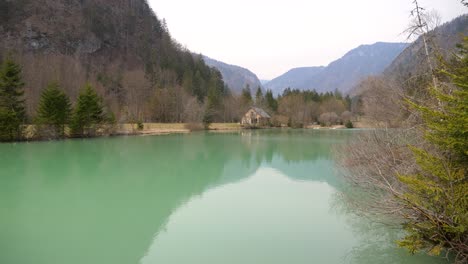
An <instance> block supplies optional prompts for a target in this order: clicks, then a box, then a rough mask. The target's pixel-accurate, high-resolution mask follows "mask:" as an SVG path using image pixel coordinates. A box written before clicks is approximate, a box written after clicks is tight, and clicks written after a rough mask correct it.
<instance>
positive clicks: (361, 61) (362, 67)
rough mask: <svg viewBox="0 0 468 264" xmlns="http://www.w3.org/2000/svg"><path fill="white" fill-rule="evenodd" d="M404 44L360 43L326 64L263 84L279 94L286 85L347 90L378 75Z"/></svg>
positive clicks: (295, 87) (290, 73)
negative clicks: (366, 78) (365, 78)
mask: <svg viewBox="0 0 468 264" xmlns="http://www.w3.org/2000/svg"><path fill="white" fill-rule="evenodd" d="M406 46H407V44H406V43H384V42H377V43H375V44H372V45H361V46H359V47H357V48H355V49H353V50H351V51H349V52H348V53H346V54H345V55H344V56H343V57H342V58H340V59H338V60H336V61H333V62H332V63H330V64H329V65H328V66H327V67H304V68H297V69H293V70H290V71H288V72H287V73H285V74H283V75H281V76H279V77H277V78H275V79H273V80H272V81H270V82H268V83H267V84H266V85H265V87H266V88H267V89H271V90H272V91H273V92H274V93H275V94H280V93H281V92H282V91H283V90H284V89H285V88H287V87H290V88H293V89H300V90H308V89H315V90H317V91H319V92H326V91H334V90H335V89H338V90H340V91H342V92H344V93H346V92H348V91H350V89H352V88H353V87H354V86H355V85H356V84H357V83H358V82H359V80H361V79H362V78H364V77H366V76H369V75H374V74H380V73H381V72H382V71H383V70H384V69H385V68H386V67H387V66H388V65H389V64H390V63H391V62H392V61H393V60H394V59H395V58H396V57H397V56H398V54H400V52H401V51H402V50H403V49H404V48H406Z"/></svg>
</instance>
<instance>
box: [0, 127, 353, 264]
mask: <svg viewBox="0 0 468 264" xmlns="http://www.w3.org/2000/svg"><path fill="white" fill-rule="evenodd" d="M336 133H340V132H338V131H331V132H330V134H329V133H328V132H324V131H320V132H318V133H316V132H313V131H294V132H292V131H288V130H287V131H284V132H276V131H243V132H242V133H229V134H222V135H219V134H210V133H195V134H191V135H172V136H167V137H166V136H161V137H129V138H111V139H96V140H94V139H93V140H68V141H63V142H49V143H33V144H16V145H13V144H8V145H2V146H0V153H3V154H2V159H1V160H0V167H1V168H2V170H1V172H0V176H1V177H0V208H13V209H12V210H11V211H9V213H8V214H6V213H4V212H2V211H1V210H2V209H0V212H1V215H2V218H1V219H0V231H2V232H1V233H2V237H1V238H0V245H1V246H0V255H2V256H3V257H2V259H10V260H12V261H11V262H18V263H26V262H31V261H29V260H30V259H28V258H29V257H28V254H15V252H17V250H18V249H19V248H23V249H24V250H25V252H27V250H28V248H27V246H28V243H27V242H28V241H34V240H35V239H36V238H37V237H42V238H44V239H46V240H47V243H40V244H37V243H36V244H35V245H34V246H35V247H37V248H36V250H38V251H40V252H42V253H41V254H40V256H42V257H43V258H44V259H35V260H34V262H35V263H38V264H41V263H49V262H50V259H47V257H50V258H53V259H56V260H57V262H61V263H73V261H75V263H105V262H111V263H117V264H118V263H136V262H137V261H138V260H139V259H140V258H141V257H142V255H143V254H144V252H145V250H146V249H147V247H148V245H149V244H150V243H151V241H152V239H153V235H154V234H155V233H156V234H157V233H159V232H161V231H163V230H164V226H165V224H166V222H167V221H168V219H169V217H170V215H171V214H172V213H173V212H174V211H175V210H177V208H179V207H180V206H181V205H183V204H184V203H185V202H187V201H189V200H190V199H192V197H194V196H198V195H201V194H202V193H203V192H205V191H206V190H207V189H209V188H212V187H214V186H217V185H219V184H225V183H227V182H232V181H237V180H241V179H244V178H247V177H248V176H249V175H251V174H252V172H254V171H255V170H256V169H258V167H259V166H260V165H261V164H262V163H266V164H272V163H273V162H274V160H275V159H277V158H279V159H281V160H283V161H285V162H286V163H300V162H303V163H304V162H305V161H314V160H321V159H329V156H330V145H331V144H335V143H339V142H340V141H341V140H343V138H346V135H345V136H343V138H342V137H341V136H339V137H337V136H336ZM5 153H8V155H6V154H5ZM229 164H234V165H235V166H229ZM228 174H229V175H230V176H229V179H228V180H223V179H222V178H223V177H226V175H228ZM32 208H34V210H32ZM38 211H39V212H40V215H41V228H40V229H37V230H34V229H33V230H31V231H30V232H28V233H25V232H23V231H22V230H18V225H17V218H18V217H21V219H22V224H23V225H28V226H37V225H38V223H36V221H37V214H36V212H38ZM71 229H72V230H75V231H71ZM70 232H71V233H70ZM90 234H93V235H92V239H93V241H92V244H94V245H97V246H95V247H87V246H86V244H87V243H89V242H88V241H89V239H91V238H90ZM20 237H21V239H18V238H20ZM3 245H4V246H3ZM63 245H67V246H66V247H64V246H63ZM31 246H32V245H31ZM57 248H60V249H62V252H60V254H57V252H56V249H57ZM118 248H125V250H122V251H119V254H115V251H116V249H118ZM77 250H79V251H82V254H80V256H79V257H76V259H74V260H70V259H68V258H67V259H65V257H66V256H75V255H76V252H77ZM60 256H63V258H64V259H60ZM32 257H34V256H32ZM35 257H38V256H35Z"/></svg>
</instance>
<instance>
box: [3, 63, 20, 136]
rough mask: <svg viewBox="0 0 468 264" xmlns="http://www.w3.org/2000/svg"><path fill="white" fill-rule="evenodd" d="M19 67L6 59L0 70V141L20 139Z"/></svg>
mask: <svg viewBox="0 0 468 264" xmlns="http://www.w3.org/2000/svg"><path fill="white" fill-rule="evenodd" d="M23 87H24V82H23V81H22V76H21V66H19V65H18V64H16V63H15V62H14V61H13V60H12V59H11V58H10V57H8V58H7V59H6V60H5V61H4V63H3V65H2V67H1V69H0V141H11V140H15V139H19V138H20V137H21V132H22V129H21V124H23V123H24V121H25V118H26V114H25V109H24V99H23V95H24V90H23Z"/></svg>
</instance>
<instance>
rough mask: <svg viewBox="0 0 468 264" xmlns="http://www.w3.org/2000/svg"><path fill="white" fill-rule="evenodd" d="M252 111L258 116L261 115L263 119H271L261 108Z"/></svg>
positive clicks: (254, 108)
mask: <svg viewBox="0 0 468 264" xmlns="http://www.w3.org/2000/svg"><path fill="white" fill-rule="evenodd" d="M251 109H253V110H254V111H255V112H256V113H257V114H259V115H260V116H261V117H265V118H271V116H270V115H269V114H268V113H267V112H265V110H263V109H261V108H258V107H251Z"/></svg>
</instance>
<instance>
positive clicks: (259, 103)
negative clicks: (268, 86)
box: [255, 86, 263, 107]
mask: <svg viewBox="0 0 468 264" xmlns="http://www.w3.org/2000/svg"><path fill="white" fill-rule="evenodd" d="M255 104H256V105H257V106H260V107H261V106H263V92H262V88H260V86H258V87H257V92H256V93H255Z"/></svg>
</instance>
